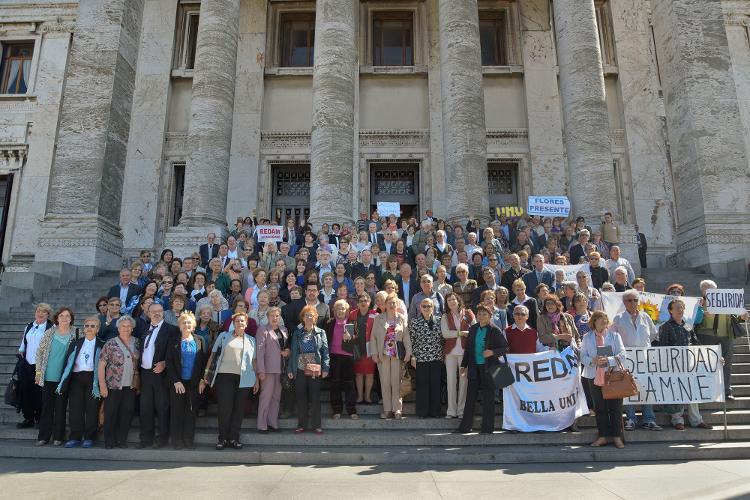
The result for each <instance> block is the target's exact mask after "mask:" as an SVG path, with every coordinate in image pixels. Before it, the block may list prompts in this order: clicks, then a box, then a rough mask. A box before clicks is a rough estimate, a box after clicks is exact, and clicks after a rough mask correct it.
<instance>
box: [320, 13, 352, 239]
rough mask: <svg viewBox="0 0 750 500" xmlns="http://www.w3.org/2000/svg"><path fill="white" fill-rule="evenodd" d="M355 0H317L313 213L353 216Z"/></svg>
mask: <svg viewBox="0 0 750 500" xmlns="http://www.w3.org/2000/svg"><path fill="white" fill-rule="evenodd" d="M358 7H359V2H357V1H356V0H318V2H317V3H316V8H315V69H314V73H313V116H312V134H311V137H310V219H309V222H310V223H311V224H313V226H314V227H315V228H319V227H320V225H321V224H323V223H324V222H327V223H329V224H331V223H333V222H338V223H342V222H351V221H352V220H353V219H354V218H353V214H352V210H353V206H354V203H353V200H354V198H353V183H354V165H355V161H354V160H355V159H354V150H355V148H354V141H355V139H356V135H357V134H356V131H355V129H354V102H355V98H354V97H355V88H354V84H355V77H356V72H357V71H358V68H357V9H358Z"/></svg>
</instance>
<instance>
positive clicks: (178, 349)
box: [160, 335, 208, 387]
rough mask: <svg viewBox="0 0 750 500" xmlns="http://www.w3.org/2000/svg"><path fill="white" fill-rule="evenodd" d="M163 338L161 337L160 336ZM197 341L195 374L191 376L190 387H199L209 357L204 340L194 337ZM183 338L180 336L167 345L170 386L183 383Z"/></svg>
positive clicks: (198, 336)
mask: <svg viewBox="0 0 750 500" xmlns="http://www.w3.org/2000/svg"><path fill="white" fill-rule="evenodd" d="M160 336H161V335H160ZM193 339H194V340H195V346H196V353H195V364H193V373H192V375H191V376H190V381H189V382H188V385H189V386H190V387H198V383H199V382H200V381H201V378H202V377H203V371H204V370H205V369H206V362H207V361H208V355H207V353H206V350H204V348H203V339H202V338H201V336H200V335H193ZM181 344H182V336H181V335H178V336H177V338H172V339H171V341H170V342H169V344H168V345H167V351H166V359H165V361H166V362H167V369H166V372H167V380H169V383H170V384H176V383H177V382H182V346H181Z"/></svg>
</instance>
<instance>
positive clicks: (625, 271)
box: [615, 266, 628, 276]
mask: <svg viewBox="0 0 750 500" xmlns="http://www.w3.org/2000/svg"><path fill="white" fill-rule="evenodd" d="M618 272H622V273H625V275H626V276H627V274H628V268H627V267H625V266H619V267H617V268H616V269H615V274H617V273H618Z"/></svg>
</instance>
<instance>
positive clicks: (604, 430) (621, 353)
mask: <svg viewBox="0 0 750 500" xmlns="http://www.w3.org/2000/svg"><path fill="white" fill-rule="evenodd" d="M589 327H590V328H591V331H590V332H589V333H587V334H586V335H584V337H583V341H582V342H581V364H582V365H583V377H585V378H589V379H593V380H594V383H593V384H591V396H592V397H593V399H594V409H595V410H596V427H597V430H598V431H599V437H598V438H597V439H596V441H594V442H593V443H591V446H594V447H599V446H604V445H606V444H607V443H609V440H610V439H611V440H612V441H613V443H614V445H615V447H616V448H624V447H625V443H623V441H622V399H604V396H603V395H602V387H604V384H605V373H606V370H607V369H608V368H611V369H613V370H619V369H620V368H619V366H620V363H622V362H624V361H625V346H624V345H623V343H622V338H620V334H619V333H617V332H616V331H614V330H611V329H610V328H609V317H608V316H607V314H606V313H605V312H603V311H594V313H593V314H592V315H591V319H590V320H589ZM600 347H609V349H611V351H612V355H611V356H602V355H601V353H600V351H599V348H600ZM618 360H619V362H620V363H618Z"/></svg>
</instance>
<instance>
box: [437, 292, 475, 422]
mask: <svg viewBox="0 0 750 500" xmlns="http://www.w3.org/2000/svg"><path fill="white" fill-rule="evenodd" d="M445 308H446V312H445V314H443V317H442V318H441V319H440V328H441V332H442V334H443V338H444V339H445V347H444V349H443V355H444V357H445V370H446V374H447V379H448V413H447V414H446V418H456V417H458V418H462V417H463V415H464V406H466V383H467V379H466V377H459V376H458V372H459V368H460V366H461V361H462V360H463V357H464V350H465V349H466V338H467V336H468V335H469V328H470V327H471V325H473V324H474V323H476V322H477V321H476V319H475V318H474V313H473V312H471V310H469V309H466V308H465V306H464V303H463V302H462V301H461V296H460V295H458V294H457V293H453V292H451V293H449V294H447V295H446V296H445ZM456 384H458V391H457V390H456Z"/></svg>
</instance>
